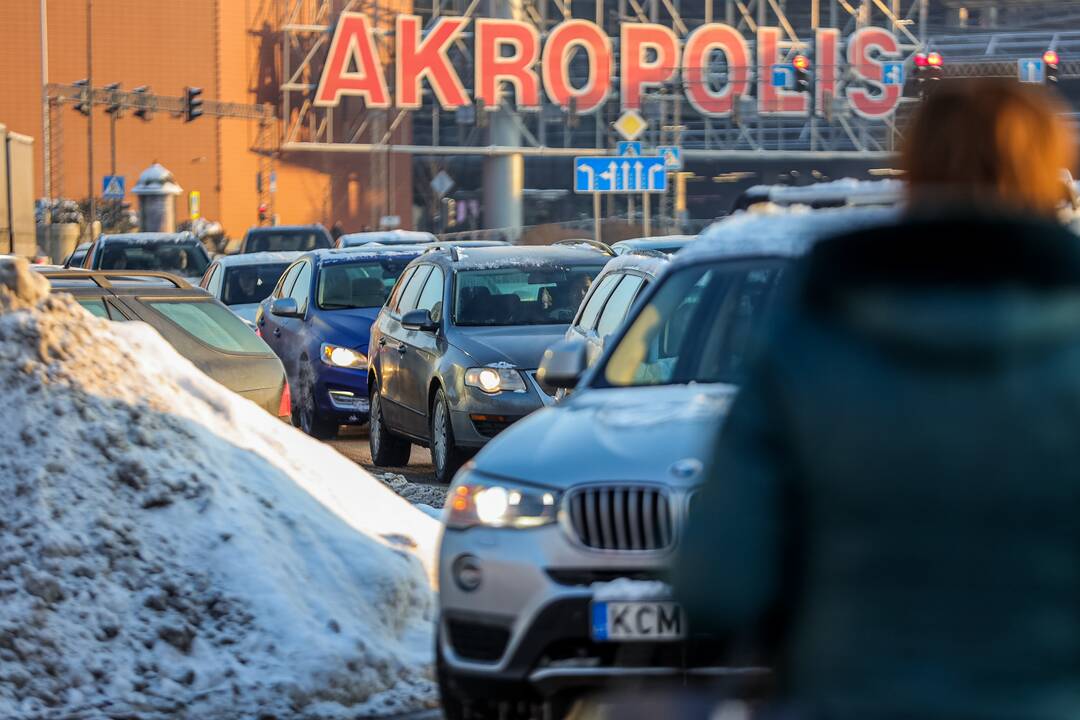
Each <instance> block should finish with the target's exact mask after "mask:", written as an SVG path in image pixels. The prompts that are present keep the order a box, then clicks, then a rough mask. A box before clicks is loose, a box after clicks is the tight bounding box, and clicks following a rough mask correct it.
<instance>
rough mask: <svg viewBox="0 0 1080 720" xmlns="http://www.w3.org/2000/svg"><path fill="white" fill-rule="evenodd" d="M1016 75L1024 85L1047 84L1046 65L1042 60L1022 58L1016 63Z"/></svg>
mask: <svg viewBox="0 0 1080 720" xmlns="http://www.w3.org/2000/svg"><path fill="white" fill-rule="evenodd" d="M1016 75H1017V77H1019V78H1020V82H1022V83H1044V82H1046V64H1045V63H1044V62H1043V60H1042V58H1021V59H1019V60H1017V61H1016Z"/></svg>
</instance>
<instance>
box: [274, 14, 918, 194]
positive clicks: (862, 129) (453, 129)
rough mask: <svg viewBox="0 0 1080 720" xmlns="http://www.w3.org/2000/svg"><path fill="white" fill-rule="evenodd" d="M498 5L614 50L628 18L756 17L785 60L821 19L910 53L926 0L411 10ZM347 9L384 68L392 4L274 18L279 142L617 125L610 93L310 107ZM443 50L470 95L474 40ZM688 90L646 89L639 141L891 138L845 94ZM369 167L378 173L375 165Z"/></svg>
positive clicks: (577, 146)
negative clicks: (774, 35)
mask: <svg viewBox="0 0 1080 720" xmlns="http://www.w3.org/2000/svg"><path fill="white" fill-rule="evenodd" d="M492 2H497V3H499V4H500V6H501V5H504V4H506V3H507V2H510V3H512V4H513V5H514V7H515V10H516V15H517V16H519V17H523V18H526V19H527V20H528V21H529V22H530V23H532V24H533V25H534V26H535V27H536V29H537V31H538V32H539V34H540V36H541V38H546V36H547V34H548V33H549V32H550V30H551V28H552V27H554V26H555V25H556V24H558V23H560V22H563V21H564V20H568V19H571V18H582V19H587V20H590V21H592V22H595V23H597V24H598V25H600V26H601V27H602V28H603V29H604V31H605V32H606V33H607V34H608V35H609V36H610V37H612V38H613V45H614V46H615V47H617V45H618V36H619V28H620V26H621V24H623V23H629V22H656V23H660V24H664V25H667V26H669V27H671V28H673V29H674V30H675V31H676V33H677V34H679V35H685V34H686V33H688V32H689V31H691V30H693V29H694V28H695V27H697V26H699V25H701V24H704V23H708V22H726V23H728V24H730V25H732V26H734V27H737V28H738V29H739V30H740V31H742V32H743V33H745V34H747V35H748V36H749V35H753V34H754V33H755V32H756V31H757V28H759V27H763V26H771V27H778V28H781V29H782V38H781V41H780V43H779V48H780V52H781V54H782V55H785V56H787V57H788V58H789V59H790V57H793V56H794V55H795V54H797V53H799V52H806V51H807V50H809V48H811V47H812V45H813V37H814V32H815V31H816V30H817V29H819V28H837V29H838V30H840V31H841V34H842V35H847V34H849V33H851V32H854V31H855V30H857V29H859V28H861V27H866V26H870V25H876V26H880V27H885V28H888V29H890V30H891V31H893V32H894V33H895V34H896V36H897V37H898V38H899V39H900V42H901V48H900V49H901V53H902V55H903V57H904V58H905V59H907V58H910V56H911V55H912V54H913V53H914V52H915V51H916V50H917V49H919V48H920V47H922V46H923V45H924V44H925V41H926V39H927V38H926V13H927V6H928V0H902V1H901V0H811V2H809V3H801V4H799V7H797V8H793V7H791V6H793V5H796V3H790V2H787V1H786V0H431V5H429V6H427V5H425V6H419V5H417V6H414V7H413V8H412V12H413V13H415V14H418V15H420V16H421V17H423V18H424V20H425V23H426V26H427V27H430V26H431V25H432V24H433V23H434V22H435V21H436V20H437V19H438V18H440V17H442V16H459V17H465V18H476V17H484V16H488V15H490V14H491V12H492V9H493V8H492V7H491V3H492ZM342 5H343V7H342ZM346 10H348V11H356V12H362V13H365V14H366V15H367V17H368V18H369V20H370V21H371V22H372V25H373V27H374V28H375V37H376V41H377V43H378V45H379V50H380V54H381V56H382V60H383V62H384V64H386V65H387V66H388V67H387V69H388V70H389V69H391V68H390V67H389V64H390V63H391V62H392V60H391V52H390V47H391V46H392V44H393V40H394V37H393V33H394V28H393V22H392V21H393V17H394V10H393V9H391V8H389V7H388V6H387V5H386V4H384V3H383V2H381V0H349V1H348V2H345V3H341V1H340V0H338V1H337V2H334V1H333V0H287V8H286V11H285V14H284V20H283V23H282V25H281V48H282V50H281V57H282V65H283V71H284V77H283V82H282V85H281V96H282V99H281V119H282V136H281V138H282V142H281V148H282V150H285V151H304V150H313V151H337V152H352V153H364V154H372V155H374V156H375V157H376V158H379V157H381V158H383V160H384V161H385V158H386V157H387V155H388V154H390V153H406V154H410V155H422V156H429V157H438V156H446V155H481V156H492V155H495V156H498V155H516V154H522V155H525V156H572V155H575V154H581V153H583V152H593V151H607V150H608V149H609V148H611V147H613V146H614V144H615V143H616V142H617V140H618V138H617V134H616V132H615V131H614V130H613V128H612V123H613V122H614V121H615V120H616V119H617V117H618V115H619V113H620V105H619V97H618V93H617V91H616V92H612V93H611V95H610V96H609V97H608V100H607V101H606V102H605V104H604V105H603V106H602V107H601V108H600V109H599V110H598V111H596V112H595V113H592V114H589V115H580V116H576V115H574V114H572V113H570V112H569V111H568V110H566V109H564V108H561V107H559V106H557V105H554V104H551V103H550V102H548V101H547V100H546V98H545V99H544V104H543V105H542V106H541V107H540V108H539V109H538V110H531V111H520V112H519V111H518V110H517V109H516V108H514V107H513V106H512V104H511V103H508V102H506V101H504V102H503V105H502V106H501V107H500V108H498V109H497V110H495V111H492V113H489V112H488V111H484V110H481V109H479V108H476V107H466V108H462V109H459V110H456V111H451V112H448V111H445V110H442V109H441V108H440V107H439V106H438V103H437V101H436V100H435V99H434V98H433V97H432V93H430V92H426V93H425V96H424V101H423V105H422V107H421V108H419V109H417V110H402V109H391V110H374V109H366V108H365V107H364V106H363V103H362V102H361V101H360V100H359V99H357V98H344V99H343V100H342V102H341V104H340V105H339V106H337V107H319V106H317V105H315V104H314V96H315V91H316V86H317V84H318V79H319V75H320V73H321V69H322V64H323V62H324V61H325V57H326V54H327V51H328V48H329V45H330V38H331V36H332V33H333V26H334V23H335V22H336V19H337V16H338V13H339V12H341V11H346ZM450 57H451V60H452V61H453V63H454V65H455V68H456V69H457V70H458V73H459V75H460V77H461V79H462V82H463V83H464V84H465V86H466V89H468V90H469V91H470V93H472V90H473V88H472V83H473V67H474V58H473V56H472V49H471V47H470V46H469V43H468V42H464V41H459V42H458V43H456V44H455V45H454V47H453V48H452V49H451V52H450ZM767 70H768V69H767V68H766V69H764V71H767ZM575 71H576V72H578V73H582V74H583V73H584V68H583V67H577V66H576V65H575V64H573V63H572V64H571V73H572V75H573V74H574V73H575ZM762 71H763V69H762V68H756V69H754V70H752V72H755V73H760V72H762ZM744 72H745V71H744ZM727 73H728V68H726V67H723V66H720V67H717V68H715V69H714V68H710V75H711V77H713V78H715V79H717V80H721V81H722V80H724V79H725V78H726V75H727ZM390 76H391V77H392V74H391V75H390ZM858 82H859V81H858V80H857V79H855V78H854V77H852V76H846V77H845V76H842V77H841V78H840V84H841V86H843V85H845V84H848V85H850V84H853V83H858ZM682 90H683V79H682V78H681V77H679V76H678V75H677V76H676V78H675V80H674V81H673V82H672V83H670V84H669V85H668V86H667V87H663V88H658V89H656V90H654V91H652V92H649V93H647V94H646V95H645V98H644V102H643V108H642V114H643V115H644V116H645V117H646V119H647V120H648V121H649V125H650V127H649V129H648V131H647V133H646V136H645V137H644V138H643V140H645V141H646V142H648V143H652V144H670V143H678V144H681V145H682V146H683V148H684V152H685V154H686V155H687V156H688V157H691V158H725V157H727V158H730V157H738V156H740V155H743V154H753V155H754V156H755V157H760V156H761V155H762V154H763V153H764V154H766V155H768V156H774V157H780V156H786V157H792V158H794V157H799V156H809V155H811V154H813V155H814V156H817V157H824V156H829V155H842V156H844V157H866V158H872V157H879V156H884V155H886V154H888V153H890V152H891V151H892V150H893V148H894V147H895V145H896V141H897V137H898V131H897V124H896V120H895V118H893V119H886V120H884V121H873V120H866V119H863V118H861V117H859V116H857V115H855V114H854V113H852V112H850V109H849V108H848V107H847V104H846V102H844V101H842V100H840V99H839V98H840V97H842V94H838V96H837V99H836V100H835V101H834V104H833V107H831V108H830V112H829V113H828V114H827V115H828V119H826V118H823V117H813V116H809V115H808V116H806V117H777V116H775V115H767V114H766V115H759V114H758V112H757V110H756V104H755V103H751V102H748V100H749V98H748V97H747V98H746V100H747V101H744V102H743V103H742V105H740V106H739V107H738V108H737V111H736V113H735V116H734V117H732V118H710V117H705V116H702V115H700V114H699V113H697V112H696V111H695V110H694V109H693V108H692V107H691V106H690V104H689V103H688V102H685V100H684V98H683V92H682ZM905 102H906V101H905ZM902 110H903V108H901V111H902ZM492 114H497V115H499V116H500V117H504V118H506V119H507V121H508V122H512V123H513V124H514V125H515V126H517V129H518V131H519V134H520V137H521V146H520V147H518V146H501V145H499V144H496V143H493V142H492V140H491V139H490V126H491V125H492V123H491V122H490V120H491V119H492V117H491V115H492ZM902 115H903V112H900V113H898V116H902ZM403 130H407V132H402V131H403ZM373 170H374V171H375V175H376V178H375V181H376V182H378V179H377V178H378V177H380V174H379V168H378V167H376V168H373Z"/></svg>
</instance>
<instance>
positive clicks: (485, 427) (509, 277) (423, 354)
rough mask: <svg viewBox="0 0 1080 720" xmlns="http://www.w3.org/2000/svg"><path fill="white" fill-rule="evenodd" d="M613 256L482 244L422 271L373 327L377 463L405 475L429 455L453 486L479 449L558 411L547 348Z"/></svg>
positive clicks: (440, 257) (448, 253)
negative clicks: (540, 413)
mask: <svg viewBox="0 0 1080 720" xmlns="http://www.w3.org/2000/svg"><path fill="white" fill-rule="evenodd" d="M606 260H607V256H605V255H601V254H600V253H598V252H596V251H595V250H591V249H586V250H582V249H576V248H567V247H476V248H459V247H449V248H446V249H440V250H434V251H431V252H427V253H425V254H424V255H422V256H420V257H419V258H417V259H416V260H414V261H413V262H412V264H411V265H410V266H409V267H408V268H407V269H406V270H405V272H404V274H403V275H402V276H401V279H400V280H399V281H398V283H397V285H396V287H395V288H394V290H393V292H392V293H391V295H390V298H389V300H388V301H387V303H386V306H385V307H383V309H382V310H381V311H380V312H379V316H378V318H377V319H376V321H375V324H374V325H373V326H372V330H371V344H370V346H369V349H368V358H369V366H368V392H369V394H370V398H371V402H370V408H371V420H370V426H369V432H368V437H369V439H370V443H371V457H372V461H373V462H374V463H375V464H376V465H379V466H384V467H385V466H391V467H394V466H402V465H405V464H406V463H407V462H408V459H409V455H410V452H411V449H412V445H413V444H414V443H415V444H420V445H424V446H428V447H430V448H431V461H432V465H433V466H434V469H435V478H436V480H437V481H439V482H449V481H450V479H451V478H453V476H454V472H455V471H456V470H457V469H458V468H459V467H460V466H461V464H462V463H463V462H464V461H465V460H466V459H467V458H468V456H469V455H470V454H471V453H473V452H475V451H476V450H477V449H479V448H481V447H483V446H484V445H486V444H487V442H488V441H489V440H491V438H493V437H495V436H496V435H498V434H499V433H500V432H502V431H503V430H505V429H506V428H508V427H510V425H512V424H513V423H515V422H517V421H518V420H520V419H521V418H523V417H525V416H526V415H528V414H529V413H531V412H532V411H534V410H538V409H540V408H542V407H544V406H546V405H550V404H551V403H552V402H554V392H555V391H554V389H553V388H548V387H545V386H544V385H543V384H541V383H539V382H537V380H536V377H535V373H536V369H537V367H538V366H539V365H540V358H541V357H542V356H543V354H544V350H545V349H546V348H547V347H548V346H549V345H551V343H553V342H555V341H556V340H558V339H559V338H561V337H562V336H563V335H564V334H565V333H566V330H567V328H568V327H569V326H570V322H571V321H572V320H573V319H574V314H575V313H576V312H577V309H578V305H580V304H581V300H582V298H584V297H585V295H586V293H587V292H588V290H589V287H590V285H591V284H592V280H593V278H594V277H595V276H596V275H597V273H599V272H600V269H601V268H602V267H603V265H604V262H605V261H606Z"/></svg>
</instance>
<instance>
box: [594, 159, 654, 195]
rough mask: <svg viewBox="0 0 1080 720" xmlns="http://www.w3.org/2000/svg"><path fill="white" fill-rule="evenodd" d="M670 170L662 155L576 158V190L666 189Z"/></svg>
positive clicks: (625, 191) (617, 191) (650, 190)
mask: <svg viewBox="0 0 1080 720" xmlns="http://www.w3.org/2000/svg"><path fill="white" fill-rule="evenodd" d="M666 191H667V173H666V170H665V168H664V158H662V157H625V158H614V157H611V156H603V157H579V158H574V192H579V193H591V192H596V193H639V192H666Z"/></svg>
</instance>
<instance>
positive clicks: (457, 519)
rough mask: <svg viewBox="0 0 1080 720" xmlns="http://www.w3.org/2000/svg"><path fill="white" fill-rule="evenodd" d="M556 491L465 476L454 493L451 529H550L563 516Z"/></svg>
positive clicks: (450, 520) (449, 506) (451, 499)
mask: <svg viewBox="0 0 1080 720" xmlns="http://www.w3.org/2000/svg"><path fill="white" fill-rule="evenodd" d="M559 495H560V493H558V492H556V491H554V490H546V489H544V488H537V487H531V486H529V485H525V484H522V483H516V482H503V481H500V480H490V481H489V480H486V479H484V478H481V477H478V476H476V475H472V474H470V473H468V472H466V473H463V475H462V477H461V479H460V480H458V481H457V482H455V483H454V486H453V487H452V488H451V489H450V497H449V499H448V501H447V503H446V506H447V508H449V514H448V515H447V518H446V525H447V527H451V528H455V529H458V530H464V529H466V528H471V527H499V528H517V529H524V528H535V527H540V526H542V525H550V524H551V523H553V522H555V520H556V519H557V518H558V514H559V510H558V508H559Z"/></svg>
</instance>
